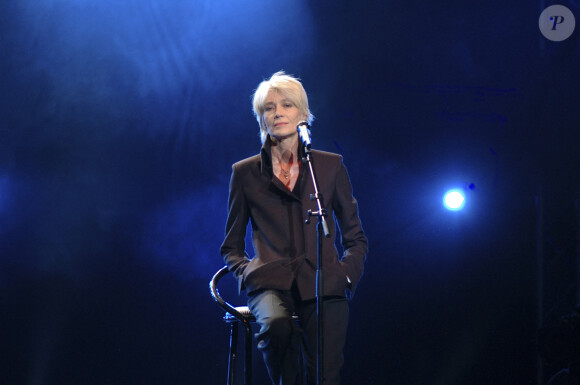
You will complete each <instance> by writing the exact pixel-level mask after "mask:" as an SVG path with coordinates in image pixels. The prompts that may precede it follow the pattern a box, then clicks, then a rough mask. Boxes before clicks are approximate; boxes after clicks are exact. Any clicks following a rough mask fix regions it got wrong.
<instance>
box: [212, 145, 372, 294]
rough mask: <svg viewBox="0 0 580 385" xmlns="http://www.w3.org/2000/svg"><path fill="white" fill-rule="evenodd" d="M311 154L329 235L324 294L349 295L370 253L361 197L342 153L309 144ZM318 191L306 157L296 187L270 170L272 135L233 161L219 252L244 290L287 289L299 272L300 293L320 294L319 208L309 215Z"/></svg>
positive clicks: (324, 251) (240, 287) (324, 245)
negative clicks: (248, 238) (248, 241)
mask: <svg viewBox="0 0 580 385" xmlns="http://www.w3.org/2000/svg"><path fill="white" fill-rule="evenodd" d="M300 151H303V148H301V149H300ZM311 159H312V163H313V165H314V168H315V172H316V177H317V180H318V186H319V191H320V192H321V193H322V197H323V204H324V207H325V208H326V210H327V216H326V219H327V222H328V227H329V230H330V235H331V236H330V237H329V238H324V239H323V242H322V251H323V254H322V255H323V256H322V260H323V264H322V271H323V283H324V288H323V291H324V295H325V296H345V294H351V295H352V293H354V289H355V287H356V284H357V283H358V281H359V279H360V278H361V276H362V274H363V265H364V261H365V258H366V253H367V238H366V236H365V234H364V232H363V229H362V226H361V223H360V220H359V216H358V205H357V201H356V200H355V199H354V197H353V196H352V188H351V184H350V180H349V177H348V173H347V171H346V168H345V167H344V165H343V163H342V157H341V156H340V155H337V154H332V153H328V152H323V151H316V150H312V156H311ZM313 193H314V185H313V183H312V178H311V176H310V171H309V169H308V165H307V164H306V163H302V165H301V167H300V175H299V177H298V180H297V182H296V185H295V187H294V190H293V191H289V190H288V189H287V188H286V186H284V184H283V183H282V182H280V180H278V178H277V177H275V176H274V175H273V172H272V162H271V149H270V140H269V138H268V140H266V143H265V144H264V146H262V150H261V153H260V154H259V155H255V156H253V157H250V158H247V159H244V160H242V161H240V162H237V163H235V164H234V165H233V166H232V176H231V181H230V194H229V200H228V219H227V222H226V236H225V239H224V242H223V244H222V246H221V254H222V256H223V258H224V261H225V263H226V264H227V266H228V268H229V270H230V271H232V272H233V273H234V276H235V277H236V278H237V279H238V282H239V289H240V290H242V289H244V288H245V289H246V290H247V291H248V293H251V292H253V291H256V290H260V289H280V290H289V289H290V288H291V286H292V283H293V281H294V280H296V283H297V286H298V290H299V292H300V295H301V298H302V299H303V300H308V299H312V298H315V296H316V289H315V288H316V265H317V240H318V232H317V230H316V227H317V221H318V218H317V217H315V216H314V217H312V218H311V222H310V224H305V223H304V222H305V220H306V219H307V211H308V210H312V211H313V212H315V211H317V206H316V202H315V201H313V200H311V199H310V194H313ZM333 218H335V219H336V223H338V226H339V228H340V232H341V235H342V237H341V243H342V248H343V250H344V251H343V254H342V257H341V258H339V256H338V251H337V248H336V246H335V243H334V241H335V235H336V230H337V229H336V226H335V220H333ZM248 221H250V222H251V228H252V243H253V246H254V256H253V258H250V257H249V256H248V254H247V253H246V244H245V236H246V228H247V225H248ZM345 290H348V291H350V293H348V292H347V293H345Z"/></svg>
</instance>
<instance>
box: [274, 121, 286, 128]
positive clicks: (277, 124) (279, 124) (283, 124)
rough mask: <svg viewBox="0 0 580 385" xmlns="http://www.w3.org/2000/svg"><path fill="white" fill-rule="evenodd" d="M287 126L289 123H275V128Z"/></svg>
mask: <svg viewBox="0 0 580 385" xmlns="http://www.w3.org/2000/svg"><path fill="white" fill-rule="evenodd" d="M287 124H288V123H286V122H280V123H274V127H281V126H285V125H287Z"/></svg>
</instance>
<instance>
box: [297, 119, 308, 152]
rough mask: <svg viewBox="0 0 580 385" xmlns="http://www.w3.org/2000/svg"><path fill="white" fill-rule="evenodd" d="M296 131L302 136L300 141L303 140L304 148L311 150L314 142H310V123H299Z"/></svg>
mask: <svg viewBox="0 0 580 385" xmlns="http://www.w3.org/2000/svg"><path fill="white" fill-rule="evenodd" d="M296 131H298V135H300V139H302V143H304V147H306V148H307V149H309V150H310V147H311V146H312V140H310V125H309V124H308V122H307V121H305V120H303V121H301V122H300V123H298V126H297V127H296Z"/></svg>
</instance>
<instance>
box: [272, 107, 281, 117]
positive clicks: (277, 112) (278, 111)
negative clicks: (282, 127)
mask: <svg viewBox="0 0 580 385" xmlns="http://www.w3.org/2000/svg"><path fill="white" fill-rule="evenodd" d="M274 116H275V117H276V118H279V117H280V116H282V108H281V107H280V106H276V107H274Z"/></svg>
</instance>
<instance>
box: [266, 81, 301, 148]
mask: <svg viewBox="0 0 580 385" xmlns="http://www.w3.org/2000/svg"><path fill="white" fill-rule="evenodd" d="M264 119H265V121H266V126H267V128H268V134H270V136H272V137H274V138H276V139H278V140H281V139H286V138H290V137H292V136H297V135H298V132H297V131H296V127H297V126H298V123H300V122H301V121H302V120H306V116H305V115H304V114H302V113H301V112H300V110H299V109H298V107H297V106H296V105H295V104H294V103H293V102H292V101H291V100H290V99H288V98H286V97H285V96H284V95H283V94H281V93H279V92H277V91H276V90H270V92H268V95H267V96H266V100H265V101H264Z"/></svg>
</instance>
